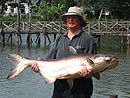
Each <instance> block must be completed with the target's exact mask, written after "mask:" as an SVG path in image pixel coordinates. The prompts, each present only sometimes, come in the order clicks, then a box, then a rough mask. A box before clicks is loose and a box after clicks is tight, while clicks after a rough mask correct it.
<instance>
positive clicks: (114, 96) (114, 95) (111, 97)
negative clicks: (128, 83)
mask: <svg viewBox="0 0 130 98" xmlns="http://www.w3.org/2000/svg"><path fill="white" fill-rule="evenodd" d="M109 98H118V95H116V94H111V95H110V97H109Z"/></svg>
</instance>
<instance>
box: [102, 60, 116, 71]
mask: <svg viewBox="0 0 130 98" xmlns="http://www.w3.org/2000/svg"><path fill="white" fill-rule="evenodd" d="M118 63H119V62H118V60H116V61H112V62H111V63H110V64H108V67H106V68H105V69H103V70H102V71H101V72H104V71H106V70H110V69H112V68H114V67H116V66H117V65H118Z"/></svg>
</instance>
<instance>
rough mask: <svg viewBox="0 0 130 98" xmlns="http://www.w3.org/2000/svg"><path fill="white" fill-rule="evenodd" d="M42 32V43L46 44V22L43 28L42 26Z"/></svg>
mask: <svg viewBox="0 0 130 98" xmlns="http://www.w3.org/2000/svg"><path fill="white" fill-rule="evenodd" d="M43 29H44V30H43V34H44V45H45V46H46V22H45V24H44V28H43Z"/></svg>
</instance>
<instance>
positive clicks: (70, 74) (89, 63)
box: [7, 54, 118, 84]
mask: <svg viewBox="0 0 130 98" xmlns="http://www.w3.org/2000/svg"><path fill="white" fill-rule="evenodd" d="M8 57H9V58H10V59H11V61H12V62H13V64H14V65H15V66H13V68H11V70H10V72H9V74H8V77H7V79H8V80H10V79H12V78H14V77H16V76H18V75H19V74H20V73H21V72H23V71H24V69H26V68H27V67H29V66H31V65H32V64H33V63H37V64H38V67H39V74H40V75H41V77H42V78H43V80H45V82H46V83H47V84H50V83H53V82H54V81H55V80H56V79H68V80H69V79H70V80H73V79H75V78H79V77H80V75H79V72H80V71H81V69H82V68H83V67H84V66H86V68H87V69H91V70H92V73H93V75H94V77H95V78H97V79H99V78H100V75H99V73H101V72H103V71H106V70H110V69H112V68H114V67H116V66H117V65H118V58H117V57H115V56H113V55H107V54H75V55H73V56H69V57H65V58H61V59H56V60H32V59H29V58H26V57H23V56H20V55H17V54H9V55H8Z"/></svg>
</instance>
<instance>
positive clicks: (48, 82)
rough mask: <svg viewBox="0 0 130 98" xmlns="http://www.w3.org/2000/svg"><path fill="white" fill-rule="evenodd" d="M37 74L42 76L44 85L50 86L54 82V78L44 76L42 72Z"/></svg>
mask: <svg viewBox="0 0 130 98" xmlns="http://www.w3.org/2000/svg"><path fill="white" fill-rule="evenodd" d="M39 74H40V75H41V76H42V78H43V80H45V83H46V84H51V83H53V82H55V81H56V78H54V77H50V76H48V75H45V74H44V73H42V72H39Z"/></svg>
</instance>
